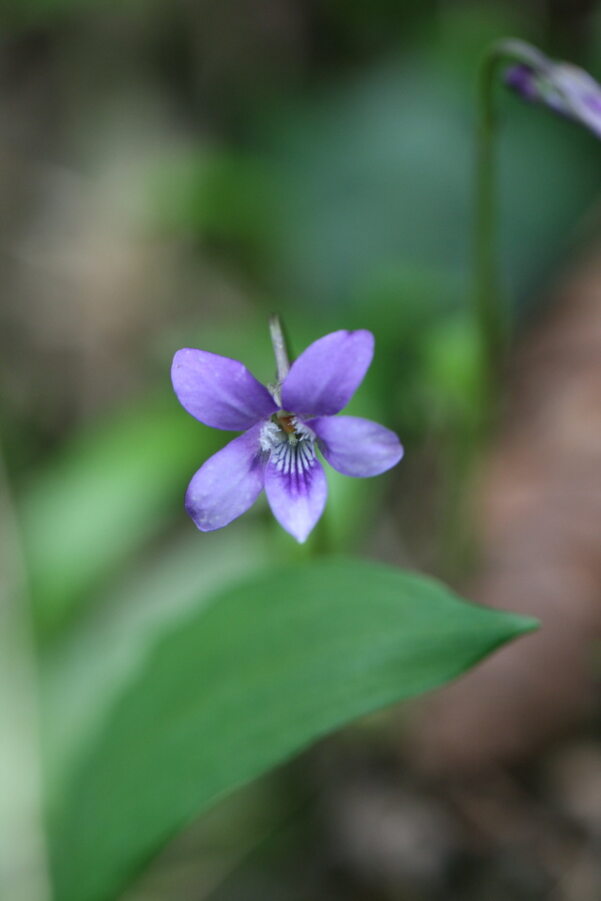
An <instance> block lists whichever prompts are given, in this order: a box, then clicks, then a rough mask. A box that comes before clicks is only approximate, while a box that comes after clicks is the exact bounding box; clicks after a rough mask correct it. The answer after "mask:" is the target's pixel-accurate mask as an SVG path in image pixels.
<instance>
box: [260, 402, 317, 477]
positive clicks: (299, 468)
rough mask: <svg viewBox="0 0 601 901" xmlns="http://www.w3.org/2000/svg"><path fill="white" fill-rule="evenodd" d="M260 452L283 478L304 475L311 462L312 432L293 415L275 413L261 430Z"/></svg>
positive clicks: (312, 451) (313, 449) (313, 436)
mask: <svg viewBox="0 0 601 901" xmlns="http://www.w3.org/2000/svg"><path fill="white" fill-rule="evenodd" d="M259 441H260V444H261V450H262V451H263V452H264V453H265V454H268V455H269V459H270V460H271V461H272V462H273V463H274V465H275V466H276V467H277V469H278V470H279V471H280V472H282V473H284V475H294V474H297V475H300V474H302V473H304V472H307V470H309V469H310V468H311V466H312V464H313V461H314V459H315V432H314V431H313V430H312V429H310V428H309V426H308V425H305V423H304V422H301V421H300V420H299V419H297V417H296V416H295V415H294V414H293V413H287V412H286V411H285V410H278V412H277V413H274V414H273V416H272V417H271V419H270V420H268V422H266V423H265V424H264V426H263V428H262V429H261V436H260V438H259Z"/></svg>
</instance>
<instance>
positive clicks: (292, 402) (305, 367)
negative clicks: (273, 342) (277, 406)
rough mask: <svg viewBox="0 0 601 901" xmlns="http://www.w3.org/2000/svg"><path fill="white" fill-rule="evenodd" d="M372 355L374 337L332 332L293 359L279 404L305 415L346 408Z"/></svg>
mask: <svg viewBox="0 0 601 901" xmlns="http://www.w3.org/2000/svg"><path fill="white" fill-rule="evenodd" d="M373 354H374V336H373V335H372V333H371V332H368V331H365V330H364V329H360V330H359V331H356V332H347V331H339V332H332V333H331V334H329V335H325V336H324V337H323V338H319V340H318V341H314V342H313V344H310V345H309V347H307V349H306V350H305V351H303V353H302V354H301V355H300V357H298V359H297V360H295V361H294V363H293V364H292V366H291V367H290V372H289V373H288V375H287V376H286V378H285V379H284V384H283V385H282V406H283V407H284V409H285V410H291V411H293V412H294V413H299V414H301V415H304V416H331V415H332V414H333V413H338V412H339V411H340V410H342V408H343V407H346V405H347V404H348V402H349V400H350V399H351V397H352V396H353V394H354V393H355V391H356V390H357V388H358V387H359V385H360V384H361V382H362V381H363V379H364V377H365V373H366V372H367V370H368V369H369V364H370V363H371V361H372V357H373Z"/></svg>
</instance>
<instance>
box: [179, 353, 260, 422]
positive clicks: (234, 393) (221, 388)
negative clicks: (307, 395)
mask: <svg viewBox="0 0 601 901" xmlns="http://www.w3.org/2000/svg"><path fill="white" fill-rule="evenodd" d="M171 380H172V382H173V388H174V390H175V393H176V395H177V398H178V400H179V402H180V403H181V405H182V407H183V408H184V409H185V410H187V412H188V413H190V414H191V415H192V416H194V417H195V418H196V419H199V420H200V421H201V422H204V424H205V425H209V426H212V427H213V428H215V429H227V430H232V431H240V430H242V429H248V428H250V426H252V425H254V424H255V423H256V422H258V420H260V419H266V418H267V417H268V416H270V415H271V414H272V413H274V412H275V411H276V409H277V407H276V405H275V403H274V400H273V398H272V396H271V394H270V393H269V391H268V390H267V388H265V386H264V385H262V384H261V383H260V382H258V381H257V380H256V378H255V377H254V375H252V373H251V372H249V371H248V369H247V368H246V366H244V365H243V364H242V363H239V362H238V361H237V360H230V358H229V357H222V356H220V355H219V354H212V353H209V352H208V351H206V350H195V349H193V348H191V347H185V348H183V350H178V351H177V353H176V354H175V357H174V358H173V365H172V367H171Z"/></svg>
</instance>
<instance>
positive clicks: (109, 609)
mask: <svg viewBox="0 0 601 901" xmlns="http://www.w3.org/2000/svg"><path fill="white" fill-rule="evenodd" d="M509 34H512V35H516V36H520V37H523V38H525V39H527V40H531V41H533V42H534V43H536V44H537V45H539V46H540V47H541V48H542V49H543V50H545V51H546V52H548V53H549V54H550V55H552V56H559V57H562V58H566V59H569V60H571V61H573V62H576V63H578V64H580V65H583V66H586V67H587V68H588V69H589V71H591V72H592V73H593V75H596V76H597V77H598V76H600V75H601V10H600V9H598V4H596V3H595V2H591V0H514V2H510V0H503V2H501V0H498V2H484V0H478V2H463V0H421V2H419V3H416V2H413V3H412V2H410V0H396V2H393V0H371V2H369V3H368V2H367V0H347V2H341V0H220V2H217V0H120V2H114V0H113V2H108V0H12V2H11V0H4V2H3V3H2V4H0V285H1V290H0V384H1V407H0V433H1V442H2V456H3V464H4V468H5V470H6V477H5V481H6V482H7V483H8V484H9V485H10V493H11V496H12V499H13V500H12V503H13V507H14V511H15V512H16V519H17V521H18V524H19V526H18V532H19V540H20V542H21V543H22V552H23V571H24V572H25V573H26V576H25V578H26V581H27V583H28V590H29V593H30V596H31V600H32V609H33V619H34V624H35V635H36V647H37V648H38V651H39V660H40V673H41V690H42V698H43V716H44V722H43V730H42V740H43V744H44V747H45V760H46V763H45V766H46V769H47V773H48V774H50V775H49V777H48V778H49V781H50V783H51V786H52V787H51V791H52V790H55V791H59V790H60V781H61V773H64V772H66V771H67V770H68V767H69V765H70V762H71V761H72V755H74V754H75V753H76V751H75V750H74V748H77V746H78V742H79V741H80V740H81V741H84V740H85V739H84V737H85V734H86V729H87V728H89V725H90V717H91V711H92V710H93V711H94V715H97V714H98V711H99V710H100V711H102V710H108V709H109V708H110V706H111V702H112V699H113V698H114V697H115V696H116V695H117V694H118V692H119V690H120V688H121V687H122V686H123V685H124V684H126V683H127V680H128V679H129V678H130V677H131V674H132V673H135V671H136V669H137V668H138V667H139V666H140V665H141V661H143V659H144V656H145V654H146V653H147V652H148V649H149V648H150V647H152V646H153V644H154V642H155V641H156V640H157V637H158V636H159V635H160V634H161V633H162V632H163V631H164V630H165V629H166V628H168V626H169V624H170V623H173V622H174V621H176V620H177V619H178V618H180V617H182V616H183V615H185V612H186V611H187V610H189V609H190V608H191V606H193V605H198V604H199V603H202V599H203V598H204V597H208V596H209V595H210V593H211V592H213V591H214V590H215V588H219V587H221V586H225V585H228V584H231V583H232V582H233V581H234V580H235V579H236V578H239V577H240V576H241V575H243V574H245V573H247V572H251V571H253V570H259V569H261V568H263V567H267V566H271V565H273V564H274V563H276V562H278V561H281V560H287V559H294V558H298V559H303V555H304V554H305V553H310V543H309V550H306V549H305V548H300V549H299V548H297V547H296V546H294V547H293V546H292V544H293V543H292V542H291V540H290V539H289V537H288V536H287V535H285V534H284V533H283V532H281V530H280V529H279V527H278V526H277V525H276V524H275V523H274V522H273V520H272V518H271V517H270V515H269V512H268V510H267V507H266V504H265V502H264V501H263V500H262V501H260V502H259V503H258V504H257V505H256V506H255V507H254V508H253V510H252V511H251V512H250V513H248V514H247V515H246V516H245V517H243V518H242V519H241V520H240V521H238V522H236V523H235V524H233V525H231V526H230V527H228V529H226V530H225V531H223V532H217V533H213V534H211V535H202V536H201V535H200V534H199V533H198V532H197V531H196V530H195V528H194V526H193V524H192V523H191V522H190V521H189V520H188V518H187V517H186V516H185V514H184V511H183V495H184V491H185V488H186V485H187V482H188V480H189V478H190V477H191V475H192V474H193V472H194V471H195V470H196V469H197V468H198V467H199V466H200V465H201V463H202V462H203V461H204V460H205V459H206V457H207V456H208V455H209V454H211V453H213V452H214V451H215V450H217V449H218V448H219V447H220V446H222V444H223V443H224V437H225V436H224V435H223V434H221V433H218V432H214V431H212V430H210V429H208V428H205V427H204V426H201V425H199V424H198V423H197V422H195V421H194V420H192V419H191V418H190V417H188V416H187V415H186V414H185V412H184V411H183V410H182V409H181V408H180V407H179V405H178V403H177V401H176V399H175V397H174V396H173V394H172V392H171V387H170V381H169V368H170V363H171V358H172V355H173V353H174V351H175V350H176V349H178V348H179V347H182V346H192V347H201V348H203V349H206V350H211V351H213V352H217V353H223V354H225V355H227V356H231V357H235V358H238V359H241V360H243V361H244V362H245V363H246V364H247V365H248V366H249V367H250V368H251V369H252V371H253V372H254V374H255V375H256V376H257V377H258V378H259V379H261V380H262V381H268V380H270V379H271V378H272V377H273V369H274V364H273V359H272V352H271V347H270V343H269V337H268V329H267V316H268V314H269V312H271V311H273V310H277V311H279V312H280V313H281V315H282V316H283V318H284V319H285V322H286V324H287V328H288V331H289V333H290V336H291V341H292V347H293V350H294V351H296V352H297V353H298V352H300V350H302V349H303V348H304V347H305V346H306V344H307V343H309V342H310V341H312V340H314V339H315V338H317V337H319V336H320V335H322V334H324V333H326V332H328V331H330V330H334V329H338V328H356V327H363V328H368V329H371V330H372V331H373V332H374V334H375V336H376V359H375V363H374V365H373V367H372V371H371V372H370V373H369V375H368V378H367V379H366V381H365V383H364V386H363V387H362V389H361V391H360V392H359V395H358V396H357V398H356V399H355V400H354V401H353V404H352V410H351V412H354V413H356V414H358V415H365V416H368V417H369V418H373V419H376V420H378V421H381V422H383V423H385V424H386V425H388V426H389V427H391V428H394V429H395V430H396V431H397V432H398V433H399V435H400V436H401V439H402V441H403V443H404V445H405V448H406V458H405V460H404V461H403V463H402V464H401V466H399V467H398V469H397V470H396V471H394V472H393V473H391V474H389V475H387V476H385V477H383V478H381V479H378V480H375V481H365V482H363V481H360V480H358V481H354V480H351V479H346V480H345V479H344V478H343V477H340V478H338V477H337V476H336V473H334V472H333V471H329V473H328V476H329V482H330V491H331V502H330V503H329V506H328V510H327V514H326V517H325V520H324V523H323V525H322V526H320V529H321V530H322V535H321V537H320V535H319V534H317V535H316V536H315V538H314V539H312V540H314V541H317V542H319V541H322V540H324V539H323V536H324V535H325V536H327V541H328V543H329V545H330V547H332V548H333V549H335V550H340V551H353V552H354V551H357V552H359V553H361V554H363V555H364V556H369V557H373V558H376V559H380V560H385V561H388V562H391V563H395V564H398V565H403V566H410V567H413V568H417V569H421V570H424V571H426V572H429V573H432V574H434V575H437V576H439V577H441V578H444V579H446V580H448V581H450V582H451V584H453V585H454V586H455V587H457V588H458V589H460V590H462V591H463V592H464V593H465V594H467V596H468V597H471V598H472V599H473V600H476V601H479V602H481V603H486V604H492V605H496V606H499V607H503V608H506V609H512V610H516V611H519V612H524V613H529V614H534V615H536V616H539V617H540V618H541V619H542V621H543V625H544V628H543V630H542V631H541V632H540V633H539V634H538V635H537V636H536V637H535V638H532V639H530V640H529V641H528V642H523V643H518V644H516V645H515V646H512V647H510V648H508V649H506V650H504V651H502V652H500V653H499V654H497V655H496V656H495V657H494V658H493V659H491V660H490V661H489V662H487V663H486V664H484V665H483V666H481V667H479V668H478V669H477V670H476V671H475V672H474V673H472V674H471V675H469V676H468V677H466V678H464V679H462V680H460V681H459V682H458V683H457V684H455V685H454V686H452V687H451V688H450V689H448V690H446V691H445V692H442V693H440V694H439V695H437V696H435V697H433V698H431V699H429V700H428V701H427V702H420V703H419V704H415V705H413V706H412V707H411V708H410V709H408V708H403V709H401V710H394V711H391V712H386V713H383V714H380V715H378V716H376V717H372V718H370V719H369V720H367V721H365V722H362V723H360V724H359V725H357V726H356V727H353V728H352V729H350V730H347V731H345V733H344V734H342V735H337V736H335V737H332V738H330V739H328V740H327V741H325V742H323V743H321V744H320V745H319V746H318V747H317V748H315V749H314V750H312V751H310V752H309V753H307V754H305V755H303V756H302V757H301V758H300V759H298V760H296V761H295V762H294V763H293V764H291V765H289V766H287V767H285V768H284V769H282V770H280V771H279V772H278V773H276V774H275V775H273V776H271V777H269V778H267V779H265V780H262V781H261V782H259V783H258V784H254V785H253V786H251V787H250V788H247V789H245V790H243V791H242V792H239V793H238V794H236V795H235V796H234V797H232V798H231V799H229V800H228V801H227V802H224V803H223V804H221V805H220V806H219V807H217V808H216V809H215V810H213V811H212V813H211V814H209V815H208V816H206V817H204V818H203V819H202V820H201V821H200V822H199V823H198V824H196V825H195V826H193V827H191V828H190V829H189V830H187V831H186V832H185V833H184V834H183V835H181V836H180V837H179V838H177V839H176V840H175V841H174V842H173V843H172V844H171V845H170V846H169V848H168V849H167V850H166V852H165V853H164V854H162V855H161V856H160V858H159V859H158V860H157V861H155V862H154V863H153V864H152V865H151V867H150V868H149V870H148V871H147V872H146V874H145V875H144V876H143V877H142V879H141V880H140V881H138V883H137V884H136V885H135V887H134V888H133V889H132V890H130V891H129V893H127V895H126V896H124V897H125V898H126V899H127V901H165V899H169V901H184V899H186V901H188V899H198V901H201V899H202V901H205V899H206V901H209V899H210V901H255V899H257V901H259V899H260V901H269V899H272V898H273V899H278V901H322V899H323V901H326V899H327V901H339V899H340V901H342V899H349V901H365V899H370V901H380V899H381V901H390V899H395V901H396V899H398V901H441V899H445V901H463V899H465V901H482V899H487V901H521V899H524V901H530V899H543V898H544V899H553V901H598V899H599V898H601V853H600V852H601V729H600V726H601V719H600V714H601V708H600V705H599V680H598V676H599V660H600V659H601V658H600V656H599V649H598V640H599V636H600V633H601V478H600V471H601V402H600V401H601V256H600V253H599V251H600V247H601V245H600V229H599V225H600V222H601V210H600V207H599V189H600V188H601V166H600V163H601V146H600V145H599V142H598V141H597V140H596V139H595V138H594V137H593V136H591V135H590V134H588V133H585V132H584V131H583V130H581V129H579V128H578V127H577V126H576V125H574V124H571V123H568V122H565V121H562V120H560V119H556V118H554V117H553V116H552V115H551V114H550V113H548V112H547V111H546V110H543V109H536V108H534V107H528V106H526V105H524V104H522V103H521V102H520V101H519V100H518V99H516V98H514V97H512V96H509V95H508V94H506V93H505V92H504V90H503V89H502V88H501V87H499V96H498V109H499V127H500V142H499V165H500V175H499V183H500V198H501V203H500V244H501V260H502V273H503V284H504V288H505V291H506V295H507V298H508V301H507V303H508V305H509V307H510V311H511V320H512V327H513V332H514V341H513V349H512V358H511V361H510V366H509V367H508V373H507V378H506V385H505V386H504V387H505V389H506V391H505V403H504V408H503V412H502V415H501V417H500V421H498V422H497V423H496V426H495V433H494V436H493V438H492V440H490V441H489V442H488V443H487V444H486V445H484V446H483V445H482V442H481V441H480V439H479V436H480V428H479V416H480V411H479V406H478V401H479V398H480V396H481V392H480V388H481V385H480V378H479V373H478V367H477V355H476V348H475V341H474V332H473V325H472V321H471V310H470V290H471V289H470V246H471V238H470V228H471V220H472V206H473V193H472V176H473V169H474V165H473V160H474V129H475V112H474V99H475V84H476V72H477V66H478V61H479V59H480V57H481V55H482V52H483V50H484V49H485V48H486V46H487V45H488V44H489V43H490V42H491V41H492V40H493V39H494V38H495V37H499V36H506V35H509ZM11 559H12V558H11ZM13 562H14V561H13ZM4 577H5V579H7V578H8V575H7V569H5V572H4ZM11 578H20V576H11ZM80 737H81V739H80Z"/></svg>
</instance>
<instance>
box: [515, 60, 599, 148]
mask: <svg viewBox="0 0 601 901" xmlns="http://www.w3.org/2000/svg"><path fill="white" fill-rule="evenodd" d="M536 58H537V59H538V62H537V64H536V65H535V64H533V65H528V64H526V63H519V64H518V65H515V66H510V68H509V69H507V71H506V72H505V76H504V79H505V84H507V85H508V86H509V87H510V88H512V89H513V90H514V91H515V92H516V93H518V94H519V95H520V96H521V97H523V98H524V99H525V100H528V101H530V102H532V103H542V104H544V105H545V106H547V107H549V108H550V109H552V110H553V111H554V112H556V113H559V114H560V115H562V116H565V117H566V118H568V119H572V120H574V121H576V122H580V124H581V125H584V126H586V127H587V128H589V129H590V130H591V131H592V132H594V134H596V135H597V137H601V85H600V84H599V83H598V82H596V81H595V79H594V78H592V76H591V75H589V74H588V72H585V71H584V69H579V68H577V67H576V66H572V65H570V64H568V63H555V62H553V61H552V60H550V59H547V57H545V56H543V55H542V54H540V53H539V52H538V51H537V53H536Z"/></svg>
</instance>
